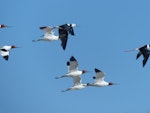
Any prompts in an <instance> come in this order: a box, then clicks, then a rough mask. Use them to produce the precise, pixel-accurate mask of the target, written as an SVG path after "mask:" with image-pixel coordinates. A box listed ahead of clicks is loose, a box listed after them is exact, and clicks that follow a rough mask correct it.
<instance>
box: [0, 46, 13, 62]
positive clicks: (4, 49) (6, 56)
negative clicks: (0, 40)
mask: <svg viewBox="0 0 150 113" xmlns="http://www.w3.org/2000/svg"><path fill="white" fill-rule="evenodd" d="M13 48H16V46H14V45H13V46H3V47H1V48H0V55H1V56H2V57H3V58H4V59H5V60H8V59H9V52H10V50H11V49H13Z"/></svg>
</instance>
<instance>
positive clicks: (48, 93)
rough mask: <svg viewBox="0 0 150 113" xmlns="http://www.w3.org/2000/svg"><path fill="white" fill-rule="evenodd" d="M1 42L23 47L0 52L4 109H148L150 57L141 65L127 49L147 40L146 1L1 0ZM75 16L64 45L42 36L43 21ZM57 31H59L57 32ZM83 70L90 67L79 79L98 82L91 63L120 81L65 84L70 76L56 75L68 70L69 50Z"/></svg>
mask: <svg viewBox="0 0 150 113" xmlns="http://www.w3.org/2000/svg"><path fill="white" fill-rule="evenodd" d="M0 3H1V10H0V15H1V16H0V23H1V24H6V25H10V26H13V27H12V28H5V29H0V46H3V45H16V46H19V47H21V48H18V49H14V50H12V51H11V53H10V58H9V61H8V62H7V61H5V60H4V59H3V58H2V57H1V58H0V68H1V69H0V113H77V112H80V113H95V112H99V113H127V112H129V113H147V112H149V111H150V106H149V105H150V101H149V95H150V90H149V88H150V82H149V80H150V70H149V68H150V62H149V61H148V62H147V64H146V66H145V67H144V68H143V67H142V57H141V58H140V59H138V60H136V59H135V58H136V54H137V52H132V53H125V52H123V51H124V50H128V49H133V48H137V47H140V46H142V45H145V44H149V41H150V38H149V37H150V12H149V11H150V7H149V4H150V1H148V0H143V1H141V0H105V1H104V0H93V1H86V2H85V1H81V0H74V1H71V0H53V1H52V0H24V1H20V0H12V1H10V0H1V1H0ZM64 23H76V24H77V25H78V26H79V27H76V28H75V29H74V30H75V34H76V36H69V40H68V44H67V48H66V51H63V49H62V48H61V46H60V41H57V42H51V43H49V42H37V43H33V42H32V40H33V39H37V38H39V37H40V36H41V35H42V34H43V31H41V30H40V29H39V27H40V26H45V25H50V26H56V25H61V24H64ZM56 34H57V32H56ZM72 55H73V56H74V57H75V58H76V59H77V60H78V62H79V69H86V70H89V71H92V72H91V73H87V74H85V75H83V76H82V82H83V83H87V82H93V79H92V77H93V76H94V75H95V72H94V68H98V69H100V70H102V71H104V72H105V73H106V77H105V80H106V81H112V82H115V83H117V84H118V85H115V86H111V87H103V88H94V87H87V88H85V89H83V90H79V91H68V92H65V93H62V92H61V90H64V89H66V88H68V87H70V86H72V79H71V78H63V79H59V80H56V79H54V78H55V77H56V76H59V75H63V74H65V73H66V72H67V66H66V62H67V61H68V59H69V58H70V57H71V56H72Z"/></svg>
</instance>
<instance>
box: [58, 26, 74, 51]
mask: <svg viewBox="0 0 150 113" xmlns="http://www.w3.org/2000/svg"><path fill="white" fill-rule="evenodd" d="M73 27H76V24H63V25H60V26H58V28H59V30H58V33H59V36H61V37H60V39H61V40H62V41H63V42H64V43H62V44H61V46H62V47H63V49H65V48H66V45H67V41H68V35H69V34H71V35H75V33H74V30H73Z"/></svg>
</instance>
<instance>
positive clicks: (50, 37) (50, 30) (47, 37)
mask: <svg viewBox="0 0 150 113" xmlns="http://www.w3.org/2000/svg"><path fill="white" fill-rule="evenodd" d="M56 28H58V27H50V26H43V27H40V29H41V30H44V31H45V33H44V35H43V36H42V37H41V38H39V39H37V40H32V41H33V42H36V41H57V40H59V39H60V40H61V46H62V48H63V50H65V49H66V44H67V39H66V38H65V37H66V36H65V34H62V35H59V36H56V35H55V34H54V33H55V32H54V29H56Z"/></svg>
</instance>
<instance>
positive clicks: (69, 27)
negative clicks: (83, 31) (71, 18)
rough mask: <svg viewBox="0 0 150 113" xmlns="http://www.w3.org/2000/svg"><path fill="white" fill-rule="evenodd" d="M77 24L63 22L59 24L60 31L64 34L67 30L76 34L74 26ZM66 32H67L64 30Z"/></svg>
mask: <svg viewBox="0 0 150 113" xmlns="http://www.w3.org/2000/svg"><path fill="white" fill-rule="evenodd" d="M76 26H77V25H76V24H63V25H60V26H59V33H60V34H62V33H63V32H64V31H67V33H69V34H71V35H75V33H74V30H73V27H76ZM64 33H66V32H64Z"/></svg>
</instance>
